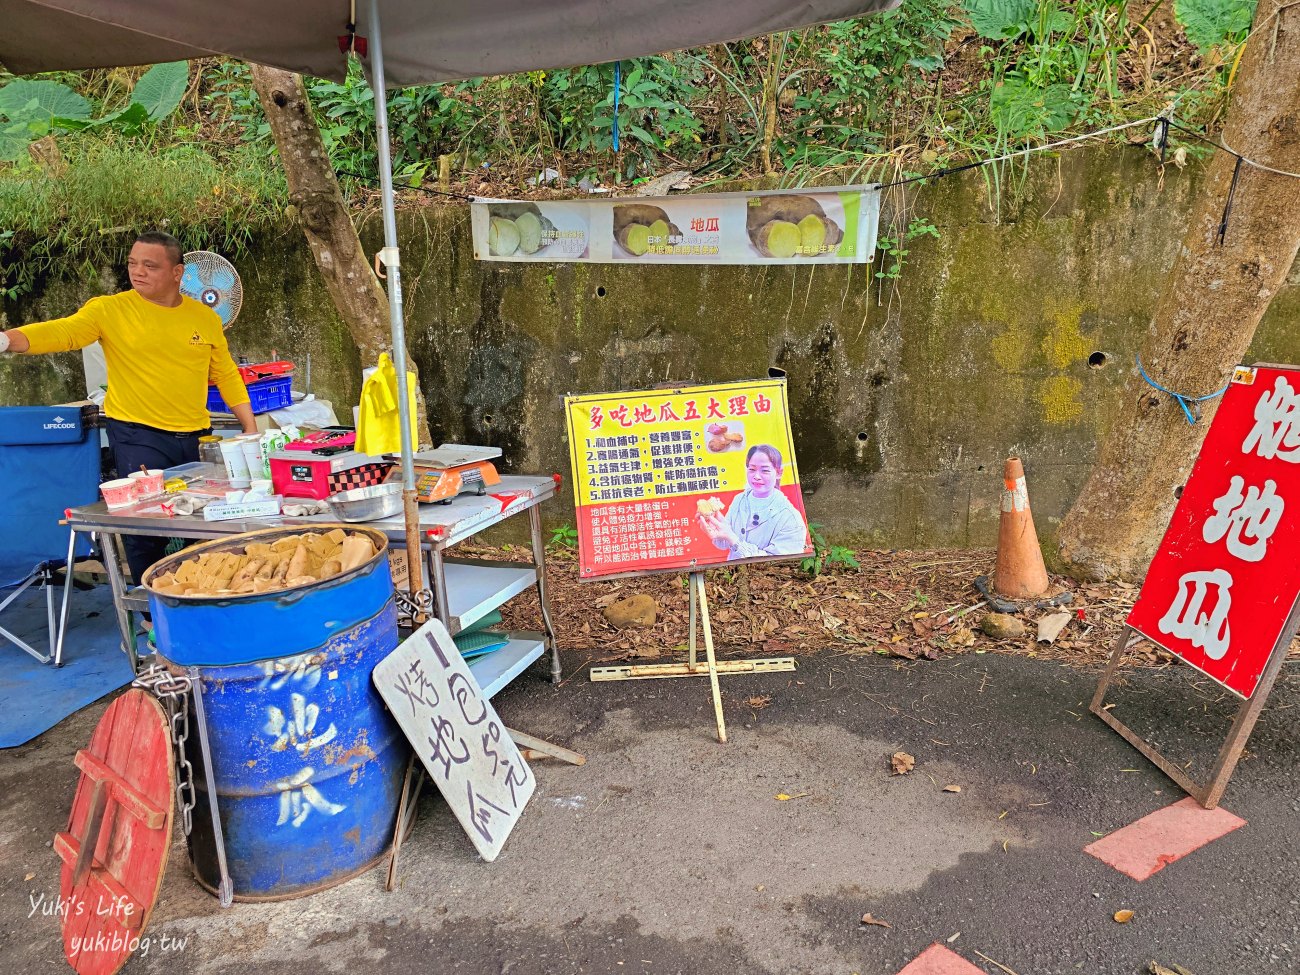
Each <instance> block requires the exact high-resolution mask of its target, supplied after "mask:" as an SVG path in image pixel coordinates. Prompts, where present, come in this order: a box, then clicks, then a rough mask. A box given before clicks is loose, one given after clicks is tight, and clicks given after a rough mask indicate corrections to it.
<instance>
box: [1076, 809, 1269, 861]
mask: <svg viewBox="0 0 1300 975" xmlns="http://www.w3.org/2000/svg"><path fill="white" fill-rule="evenodd" d="M1245 825H1246V821H1245V820H1244V819H1242V818H1240V817H1239V816H1234V815H1233V814H1232V813H1230V812H1228V811H1227V810H1226V809H1202V808H1201V806H1200V804H1199V803H1198V802H1197V801H1196V800H1195V799H1193V798H1192V797H1191V796H1188V797H1187V798H1186V799H1183V800H1181V801H1179V802H1175V803H1174V804H1173V805H1172V806H1165V808H1164V809H1157V810H1156V811H1155V812H1153V813H1151V814H1150V815H1149V816H1143V817H1142V818H1141V819H1139V820H1138V821H1137V822H1134V823H1129V825H1127V826H1124V827H1122V828H1120V829H1117V830H1116V831H1115V832H1113V833H1111V834H1110V835H1108V836H1103V837H1102V838H1101V839H1099V840H1097V842H1095V843H1089V844H1088V845H1087V846H1085V847H1084V848H1083V852H1084V853H1089V854H1091V855H1092V856H1095V857H1096V858H1097V859H1098V860H1100V861H1101V862H1102V863H1105V864H1108V865H1110V866H1112V867H1114V868H1115V869H1116V870H1118V871H1119V872H1120V873H1122V874H1127V875H1128V876H1130V877H1132V878H1133V879H1134V880H1146V879H1147V878H1148V877H1150V876H1151V875H1152V874H1154V873H1157V872H1159V871H1161V870H1163V869H1164V868H1165V867H1167V866H1169V864H1171V863H1173V862H1174V861H1175V860H1181V859H1182V858H1183V857H1185V856H1187V854H1189V853H1191V852H1192V851H1193V850H1199V849H1200V848H1201V847H1203V846H1205V844H1207V843H1210V842H1212V841H1213V840H1217V839H1218V838H1219V837H1221V836H1226V835H1228V834H1229V833H1231V832H1232V831H1233V830H1235V829H1240V828H1241V827H1242V826H1245Z"/></svg>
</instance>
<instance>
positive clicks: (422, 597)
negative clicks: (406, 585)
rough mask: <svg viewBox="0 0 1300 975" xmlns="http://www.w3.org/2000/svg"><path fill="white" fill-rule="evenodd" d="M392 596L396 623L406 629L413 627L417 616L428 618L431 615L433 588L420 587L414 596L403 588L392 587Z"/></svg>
mask: <svg viewBox="0 0 1300 975" xmlns="http://www.w3.org/2000/svg"><path fill="white" fill-rule="evenodd" d="M393 598H394V601H395V602H396V603H397V624H398V625H399V626H401V627H404V628H407V629H415V627H416V623H415V620H416V619H417V618H423V619H428V618H429V617H431V616H433V615H434V613H433V590H431V589H420V590H418V591H417V592H416V593H415V595H414V596H412V595H411V594H410V593H408V592H407V591H406V590H405V589H394V590H393Z"/></svg>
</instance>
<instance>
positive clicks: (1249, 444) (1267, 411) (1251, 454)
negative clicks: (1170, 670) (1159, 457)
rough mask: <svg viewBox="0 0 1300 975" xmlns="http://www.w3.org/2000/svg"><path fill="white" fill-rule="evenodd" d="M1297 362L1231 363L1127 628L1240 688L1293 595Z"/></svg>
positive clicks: (1299, 550)
mask: <svg viewBox="0 0 1300 975" xmlns="http://www.w3.org/2000/svg"><path fill="white" fill-rule="evenodd" d="M1297 556H1300V370H1298V369H1294V368H1289V367H1286V368H1270V367H1263V366H1261V367H1258V368H1246V367H1240V368H1238V369H1237V370H1236V371H1235V373H1234V374H1233V378H1232V382H1231V383H1229V384H1228V388H1227V391H1226V392H1225V393H1224V396H1223V402H1222V403H1221V404H1220V405H1219V409H1218V412H1217V413H1216V414H1215V416H1214V422H1213V423H1212V424H1211V425H1210V430H1209V433H1207V434H1206V437H1205V443H1204V444H1203V445H1202V447H1201V452H1200V455H1199V456H1198V457H1197V458H1196V464H1195V465H1194V466H1193V467H1192V474H1191V477H1190V478H1189V479H1188V482H1187V485H1186V487H1185V488H1184V490H1183V494H1182V496H1181V498H1180V499H1179V501H1178V506H1177V508H1175V509H1174V516H1173V518H1172V519H1171V520H1170V522H1169V528H1168V530H1167V531H1166V532H1165V537H1164V539H1163V541H1161V543H1160V550H1159V551H1158V552H1157V553H1156V557H1155V558H1154V559H1153V560H1152V562H1151V567H1150V569H1149V570H1148V571H1147V577H1146V581H1145V582H1144V583H1143V585H1142V592H1141V593H1140V594H1139V596H1138V600H1137V603H1136V604H1135V605H1134V606H1133V611H1132V612H1131V613H1130V614H1129V618H1128V623H1129V625H1130V626H1131V627H1133V628H1134V629H1135V630H1137V631H1138V632H1139V633H1141V634H1142V635H1143V636H1145V637H1147V638H1148V639H1150V640H1152V641H1154V642H1155V643H1158V644H1159V645H1160V646H1162V647H1164V648H1165V649H1166V650H1168V651H1170V652H1171V653H1173V654H1175V655H1176V656H1178V657H1181V658H1182V659H1183V660H1185V661H1187V662H1188V663H1189V664H1191V665H1192V666H1193V667H1196V668H1197V669H1198V670H1200V671H1202V672H1203V673H1205V674H1206V675H1207V676H1208V677H1211V678H1213V679H1214V680H1216V681H1218V682H1219V683H1220V684H1222V685H1223V686H1224V687H1226V688H1227V689H1228V690H1230V691H1232V692H1233V693H1235V694H1238V695H1240V696H1241V697H1243V698H1249V697H1250V696H1251V695H1252V694H1253V693H1254V691H1255V688H1256V686H1257V685H1258V684H1259V680H1260V676H1261V675H1262V673H1263V671H1264V668H1265V666H1266V665H1267V663H1268V660H1269V658H1270V656H1271V655H1272V653H1273V649H1274V647H1275V645H1276V644H1277V642H1278V638H1279V637H1280V636H1281V635H1282V631H1283V627H1284V626H1285V625H1286V621H1287V618H1288V616H1289V615H1290V613H1291V609H1292V607H1293V606H1294V604H1295V601H1296V595H1297V593H1300V558H1298V557H1297Z"/></svg>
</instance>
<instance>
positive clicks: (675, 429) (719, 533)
mask: <svg viewBox="0 0 1300 975" xmlns="http://www.w3.org/2000/svg"><path fill="white" fill-rule="evenodd" d="M565 416H566V423H567V426H568V433H569V454H570V458H571V461H572V464H573V485H574V497H575V501H576V505H577V521H578V556H579V562H578V565H579V577H580V578H583V579H596V578H602V577H608V576H613V575H624V574H630V573H636V574H641V573H648V572H670V571H672V572H679V571H683V570H685V571H695V570H698V569H701V568H704V567H705V566H708V565H716V564H719V563H725V562H751V561H757V560H761V559H780V558H785V559H788V558H799V557H802V556H805V555H808V554H811V552H812V545H811V542H810V541H809V536H808V520H807V517H806V516H805V514H804V508H803V495H802V493H801V491H800V489H799V471H798V468H797V466H796V464H795V458H794V443H793V440H792V438H791V434H790V410H789V404H788V401H787V399H786V385H785V380H781V379H770V380H769V379H765V380H755V381H752V382H739V383H726V384H723V385H716V386H694V387H689V388H683V389H655V390H646V391H642V392H627V393H598V394H593V395H589V396H568V397H566V398H565Z"/></svg>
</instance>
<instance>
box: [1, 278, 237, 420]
mask: <svg viewBox="0 0 1300 975" xmlns="http://www.w3.org/2000/svg"><path fill="white" fill-rule="evenodd" d="M19 331H20V332H22V333H23V335H25V336H27V341H28V342H30V343H31V348H30V349H29V350H28V351H29V352H31V353H34V354H41V353H45V352H70V351H72V350H73V349H80V348H84V347H85V346H87V345H90V343H92V342H95V341H98V342H99V343H100V345H102V346H103V347H104V363H105V365H106V366H107V367H108V396H107V397H106V398H105V400H104V413H105V414H106V415H107V416H109V417H112V418H113V419H115V420H127V421H130V422H132V423H143V424H145V425H147V426H151V427H156V428H158V429H159V430H172V431H175V432H188V431H190V430H202V429H203V428H205V427H207V426H209V425H210V423H211V420H210V419H209V416H208V408H207V397H208V384H209V383H214V384H216V386H217V388H218V389H220V390H221V398H222V399H224V400H225V401H226V405H227V406H228V407H229V406H238V405H239V404H241V403H247V402H248V390H247V389H245V388H244V381H243V379H241V378H240V376H239V368H238V367H237V366H236V365H235V363H234V360H232V359H231V358H230V349H229V348H228V347H227V346H226V336H225V334H224V333H223V332H222V330H221V319H220V318H218V317H217V315H216V313H215V312H214V311H212V309H210V308H206V307H204V306H203V305H202V304H201V303H200V302H197V301H195V300H194V299H192V298H185V297H182V298H181V303H180V305H179V306H178V307H176V308H164V307H163V306H162V305H156V304H154V303H153V302H152V301H149V300H147V299H145V298H142V297H140V295H139V294H137V293H136V292H135V291H123V292H121V293H119V294H115V295H109V296H107V297H103V298H92V299H90V301H88V302H86V303H85V304H84V305H82V306H81V309H80V310H79V311H77V312H76V314H74V315H70V316H68V317H67V318H56V319H54V320H52V321H48V322H37V323H35V324H33V325H24V326H23V327H22V328H20V329H19Z"/></svg>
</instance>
